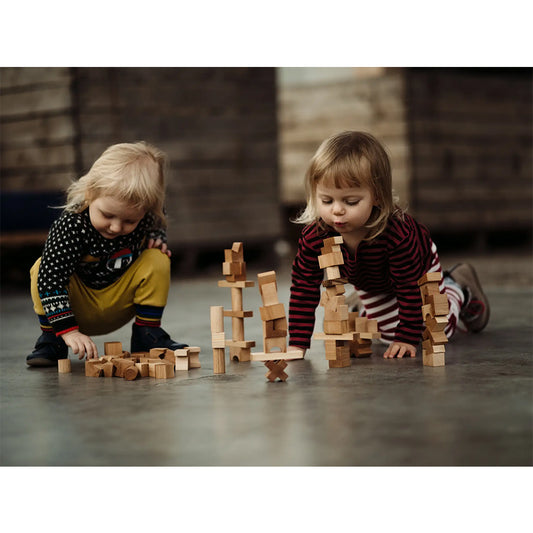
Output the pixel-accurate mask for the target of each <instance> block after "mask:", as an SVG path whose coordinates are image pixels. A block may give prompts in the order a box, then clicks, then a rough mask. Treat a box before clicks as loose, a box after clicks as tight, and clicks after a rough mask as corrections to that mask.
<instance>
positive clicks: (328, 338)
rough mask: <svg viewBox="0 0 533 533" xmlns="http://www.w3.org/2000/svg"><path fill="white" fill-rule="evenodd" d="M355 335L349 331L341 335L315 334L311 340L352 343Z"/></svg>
mask: <svg viewBox="0 0 533 533" xmlns="http://www.w3.org/2000/svg"><path fill="white" fill-rule="evenodd" d="M356 335H357V333H355V332H353V331H350V332H348V333H343V334H327V333H315V334H314V335H313V339H315V340H317V341H331V340H336V341H353V340H354V339H355V336H356Z"/></svg>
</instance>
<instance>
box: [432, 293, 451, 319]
mask: <svg viewBox="0 0 533 533" xmlns="http://www.w3.org/2000/svg"><path fill="white" fill-rule="evenodd" d="M427 303H429V304H430V305H432V306H433V310H434V313H435V316H446V315H447V314H448V311H449V304H448V298H447V297H446V295H445V294H432V295H430V296H428V302H427Z"/></svg>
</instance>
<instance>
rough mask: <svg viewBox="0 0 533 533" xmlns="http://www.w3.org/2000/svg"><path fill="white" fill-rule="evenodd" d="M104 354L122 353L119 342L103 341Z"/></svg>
mask: <svg viewBox="0 0 533 533" xmlns="http://www.w3.org/2000/svg"><path fill="white" fill-rule="evenodd" d="M104 354H105V355H122V343H121V342H104Z"/></svg>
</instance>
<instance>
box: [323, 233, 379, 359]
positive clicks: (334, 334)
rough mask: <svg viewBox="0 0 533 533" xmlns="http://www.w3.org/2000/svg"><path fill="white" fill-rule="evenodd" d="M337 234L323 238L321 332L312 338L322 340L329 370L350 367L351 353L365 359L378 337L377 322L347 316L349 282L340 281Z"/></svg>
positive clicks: (355, 316)
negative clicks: (322, 315)
mask: <svg viewBox="0 0 533 533" xmlns="http://www.w3.org/2000/svg"><path fill="white" fill-rule="evenodd" d="M343 242H344V241H343V238H342V237H341V236H340V235H339V236H336V237H330V238H328V239H324V246H323V248H321V250H320V251H321V255H320V256H319V257H318V264H319V266H320V268H322V269H323V270H324V278H325V279H324V281H323V282H322V285H323V286H324V288H325V290H324V291H323V292H322V295H321V297H320V305H322V306H323V307H324V332H323V333H315V334H314V335H313V339H317V340H323V341H324V346H325V350H326V359H327V361H328V364H329V367H330V368H344V367H348V366H350V365H351V362H350V352H352V353H354V355H355V357H368V356H370V354H371V353H372V348H371V344H372V339H374V338H379V337H380V336H381V335H380V334H379V332H378V328H377V321H375V320H369V319H367V318H365V317H361V318H359V316H358V314H357V313H350V312H349V311H348V305H346V299H345V296H344V293H345V287H344V285H345V284H346V283H347V281H348V280H346V279H345V278H341V276H340V269H339V266H340V265H342V264H344V258H343V256H342V249H341V245H342V243H343Z"/></svg>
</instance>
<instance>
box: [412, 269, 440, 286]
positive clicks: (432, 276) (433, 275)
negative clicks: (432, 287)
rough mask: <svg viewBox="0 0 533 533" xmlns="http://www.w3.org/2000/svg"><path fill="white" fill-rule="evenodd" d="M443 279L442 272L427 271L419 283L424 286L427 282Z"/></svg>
mask: <svg viewBox="0 0 533 533" xmlns="http://www.w3.org/2000/svg"><path fill="white" fill-rule="evenodd" d="M441 279H442V273H441V272H427V273H426V274H424V275H423V276H422V277H421V278H420V279H419V280H418V285H419V286H422V285H424V284H425V283H432V282H435V281H437V282H440V280H441Z"/></svg>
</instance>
